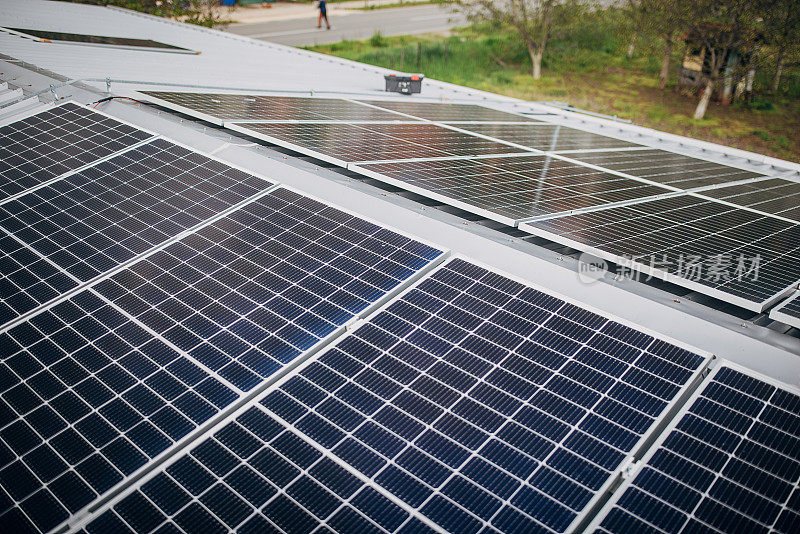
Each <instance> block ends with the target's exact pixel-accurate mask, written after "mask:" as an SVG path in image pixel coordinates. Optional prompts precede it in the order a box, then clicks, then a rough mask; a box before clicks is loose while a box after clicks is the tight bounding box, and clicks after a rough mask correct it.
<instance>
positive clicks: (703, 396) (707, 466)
mask: <svg viewBox="0 0 800 534" xmlns="http://www.w3.org/2000/svg"><path fill="white" fill-rule="evenodd" d="M798 407H800V394H798V391H797V390H796V389H789V388H788V387H783V386H775V385H773V384H772V383H770V382H768V381H766V380H763V379H761V378H760V377H757V376H753V375H751V374H750V373H749V372H746V371H743V370H739V369H736V368H733V367H730V366H720V368H719V369H718V370H717V371H716V373H715V374H714V376H713V378H712V379H711V380H709V381H707V382H706V384H705V385H704V387H703V389H702V390H701V392H700V395H699V396H698V397H697V398H696V399H695V400H694V402H693V403H692V405H691V406H690V407H689V409H688V410H687V411H686V413H684V414H683V416H681V417H680V419H679V420H678V421H677V424H676V425H675V426H674V427H673V428H672V429H671V431H670V432H669V433H668V434H667V435H666V437H665V438H664V439H663V441H661V443H660V444H659V446H658V447H657V448H656V449H655V451H654V452H653V453H652V454H651V455H650V456H649V457H648V458H646V460H645V461H643V465H642V467H641V469H640V470H639V471H638V474H636V476H635V478H634V479H633V480H632V481H631V482H630V483H629V484H628V485H627V486H626V487H625V489H624V492H621V493H620V496H619V497H618V499H617V500H616V502H615V503H613V506H611V507H610V508H609V510H608V511H607V513H606V514H605V515H604V516H603V517H602V520H601V521H600V522H599V528H598V529H597V532H606V533H616V532H619V533H628V532H753V533H756V532H783V533H787V534H788V533H791V532H796V531H797V525H798V524H800V486H798V479H800V418H798V415H797V413H798Z"/></svg>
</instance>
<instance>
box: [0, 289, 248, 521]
mask: <svg viewBox="0 0 800 534" xmlns="http://www.w3.org/2000/svg"><path fill="white" fill-rule="evenodd" d="M0 345H2V348H1V349H0V352H2V354H3V360H2V362H0V377H1V378H0V488H1V489H0V525H2V529H3V530H4V531H6V532H29V531H34V532H36V531H39V532H47V531H49V530H51V529H52V528H54V527H55V526H57V525H58V524H60V523H61V522H63V521H64V520H66V519H67V518H68V517H69V516H71V515H72V514H74V513H75V512H77V511H78V510H80V509H81V508H83V507H84V506H86V505H87V504H89V503H90V502H91V501H93V500H94V499H96V498H97V497H98V496H99V495H101V494H104V493H106V492H107V491H108V490H109V489H111V488H112V487H114V486H116V485H118V484H119V483H120V482H121V481H122V480H123V479H125V478H126V477H127V476H129V475H130V474H131V473H133V472H134V471H136V470H137V469H139V468H141V467H142V466H143V465H145V464H146V463H147V462H149V461H150V460H152V459H153V458H155V457H156V456H158V455H159V454H160V453H161V452H163V451H164V450H166V449H167V448H168V447H170V446H171V445H173V444H174V443H175V442H176V441H178V440H180V439H181V438H183V437H184V436H186V435H187V434H188V433H189V432H191V431H192V430H194V429H195V428H196V427H197V426H198V425H200V424H202V423H203V422H205V421H207V420H208V419H210V418H211V417H213V416H214V415H216V414H217V413H218V412H219V411H220V410H221V409H223V408H224V407H225V406H227V405H228V404H230V403H231V402H232V401H233V400H235V399H236V398H237V394H236V393H234V391H233V390H232V389H231V388H230V387H228V386H226V385H225V384H223V383H222V382H221V381H220V380H218V379H217V378H215V377H213V376H212V374H211V373H209V372H208V370H207V369H203V368H202V367H201V366H199V365H197V364H196V363H195V362H193V361H192V360H191V359H190V358H187V357H186V356H185V355H183V354H181V353H179V352H177V351H175V350H174V349H173V348H172V347H170V346H169V345H167V344H165V343H164V342H163V341H162V340H160V339H159V338H157V337H156V336H154V335H152V333H150V332H148V331H147V330H146V329H144V328H142V326H141V325H140V324H138V323H137V322H136V321H134V320H132V319H131V318H129V317H128V316H126V315H125V314H124V313H123V312H122V311H121V310H119V309H118V308H117V307H115V306H113V305H111V304H110V303H108V302H107V301H105V300H104V299H103V298H101V297H99V296H98V295H97V294H96V293H94V292H93V291H91V290H83V291H81V292H79V293H77V294H76V295H75V296H73V297H71V298H70V299H68V300H66V301H61V302H60V303H58V304H56V305H55V306H52V307H51V308H49V309H47V310H45V311H43V312H41V313H38V314H37V315H35V316H33V317H32V318H31V319H30V320H28V321H25V322H23V323H21V324H19V325H18V326H15V327H14V328H12V329H11V330H9V331H7V332H4V333H2V334H0Z"/></svg>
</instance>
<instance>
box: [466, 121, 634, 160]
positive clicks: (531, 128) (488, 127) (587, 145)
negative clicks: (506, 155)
mask: <svg viewBox="0 0 800 534" xmlns="http://www.w3.org/2000/svg"><path fill="white" fill-rule="evenodd" d="M458 127H459V128H462V129H464V130H468V131H470V132H474V133H477V134H481V135H488V136H489V137H494V138H495V139H501V140H503V141H508V142H511V143H516V144H518V145H522V146H526V147H530V148H532V149H536V150H544V151H558V150H575V149H596V148H623V147H637V146H640V145H638V144H636V143H631V142H629V141H623V140H621V139H615V138H613V137H607V136H605V135H598V134H594V133H591V132H584V131H582V130H576V129H575V128H569V127H567V126H561V125H558V124H544V123H535V124H459V125H458ZM634 153H636V154H638V152H630V154H634ZM626 154H628V152H626ZM571 157H572V156H571Z"/></svg>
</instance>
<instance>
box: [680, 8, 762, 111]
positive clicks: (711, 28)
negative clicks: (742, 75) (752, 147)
mask: <svg viewBox="0 0 800 534" xmlns="http://www.w3.org/2000/svg"><path fill="white" fill-rule="evenodd" d="M758 1H759V0H755V1H754V0H694V1H693V2H691V4H692V6H691V7H692V10H691V11H692V12H691V13H690V16H691V19H692V20H693V21H694V22H693V24H692V27H691V29H690V32H689V35H690V37H691V38H692V39H694V40H695V41H696V42H697V43H698V44H700V46H702V47H703V48H704V49H705V53H706V57H707V64H708V71H709V72H708V74H706V75H705V76H704V80H703V85H704V87H703V91H702V93H701V94H700V100H699V101H698V103H697V109H695V112H694V118H695V119H702V118H703V117H705V114H706V110H707V109H708V104H709V102H710V101H711V95H712V94H713V93H714V86H715V85H716V83H717V81H718V80H719V78H720V74H721V73H722V72H723V67H725V62H726V60H727V59H728V55H729V54H730V53H731V52H732V51H734V50H745V49H748V48H752V47H753V45H754V43H755V41H756V36H757V35H758V29H757V28H758V21H759V20H760V17H759V16H758V12H759V10H758V7H757V2H758Z"/></svg>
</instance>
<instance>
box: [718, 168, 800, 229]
mask: <svg viewBox="0 0 800 534" xmlns="http://www.w3.org/2000/svg"><path fill="white" fill-rule="evenodd" d="M703 196H706V197H710V198H715V199H719V200H724V201H725V202H730V203H731V204H736V205H737V206H745V207H748V208H752V209H755V210H759V211H762V212H764V213H770V214H772V215H779V216H781V217H786V218H787V219H792V220H793V221H797V222H800V182H794V181H791V180H782V179H780V178H772V179H769V180H762V181H759V182H753V183H749V184H740V185H732V186H729V187H720V188H719V189H710V190H708V191H703Z"/></svg>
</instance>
